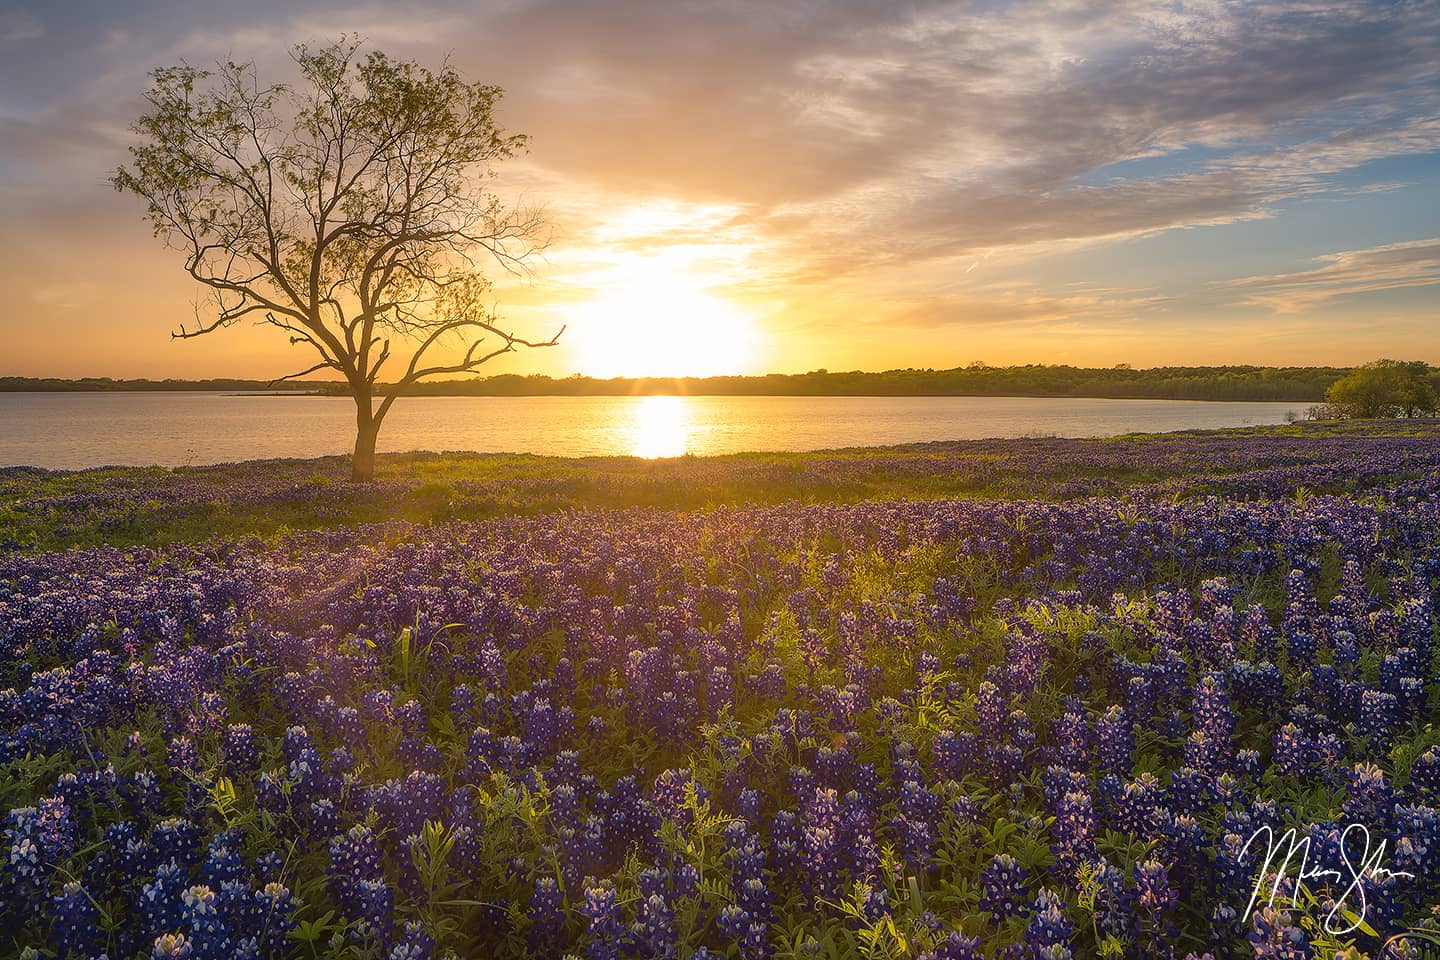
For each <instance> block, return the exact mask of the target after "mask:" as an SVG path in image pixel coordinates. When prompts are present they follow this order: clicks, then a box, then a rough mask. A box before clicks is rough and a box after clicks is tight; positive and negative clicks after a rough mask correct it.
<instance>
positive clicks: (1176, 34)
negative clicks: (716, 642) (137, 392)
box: [0, 0, 1440, 378]
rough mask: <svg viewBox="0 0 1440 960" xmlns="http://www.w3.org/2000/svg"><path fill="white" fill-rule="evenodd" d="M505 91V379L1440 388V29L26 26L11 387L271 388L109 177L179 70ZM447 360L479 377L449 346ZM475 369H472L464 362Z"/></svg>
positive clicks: (507, 18) (64, 20) (269, 370)
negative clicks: (302, 70)
mask: <svg viewBox="0 0 1440 960" xmlns="http://www.w3.org/2000/svg"><path fill="white" fill-rule="evenodd" d="M348 32H354V33H358V34H359V35H361V36H362V37H364V38H365V39H366V41H367V43H368V45H369V46H370V47H371V48H375V49H381V50H384V51H386V52H387V53H389V54H391V55H393V56H401V57H413V58H416V59H418V60H420V61H421V62H422V63H425V64H429V65H438V64H439V63H440V62H441V61H443V60H444V59H445V58H446V57H449V58H450V62H452V63H454V64H455V65H456V66H457V67H458V68H459V69H460V70H461V72H462V73H463V74H464V75H465V76H466V77H467V78H469V79H474V80H481V81H484V82H487V83H496V84H499V85H501V86H502V87H504V88H505V91H506V95H505V98H504V100H503V101H502V102H501V104H500V106H499V108H498V116H499V119H500V122H501V123H502V124H503V125H504V126H505V127H506V128H507V129H508V130H511V131H515V132H523V133H526V134H528V135H529V136H530V138H531V141H530V147H529V150H528V152H527V153H526V154H525V155H524V156H522V157H519V158H516V159H514V160H510V161H506V162H505V163H503V164H502V165H500V166H499V167H497V168H496V170H495V177H494V179H493V181H491V183H492V188H493V189H494V190H495V191H496V192H497V193H498V194H499V195H500V196H502V197H503V198H506V199H512V198H513V199H519V200H524V201H526V202H531V203H538V204H540V205H542V206H543V207H544V209H545V211H546V217H547V220H548V222H549V224H550V230H551V237H552V240H551V244H550V247H549V248H548V250H547V252H546V254H545V256H544V259H543V260H541V261H537V262H536V264H535V265H534V269H533V271H532V272H531V273H530V274H529V275H528V276H525V277H512V276H508V275H504V274H497V275H496V281H497V283H496V290H495V296H496V299H497V305H498V308H499V311H500V313H501V314H502V316H504V318H505V322H506V324H507V325H508V326H509V327H511V328H513V329H514V330H515V331H516V332H517V333H523V334H526V335H532V336H535V337H539V338H542V339H543V338H544V337H548V336H549V335H550V334H551V333H553V332H554V330H555V329H557V328H558V327H559V326H560V325H562V324H568V327H567V330H566V333H565V336H564V337H562V339H561V342H560V345H559V346H558V347H555V348H553V349H550V350H546V351H526V352H523V353H517V354H514V355H510V356H506V357H504V358H501V359H500V360H497V361H495V362H493V363H492V364H491V365H490V366H488V367H487V368H486V369H485V371H484V372H487V373H529V372H542V373H549V374H553V375H567V374H570V373H575V372H580V373H586V374H593V375H600V376H609V375H616V374H639V373H653V374H660V375H667V374H668V375H679V374H687V373H697V374H706V373H729V372H736V373H758V372H767V371H783V372H791V371H804V370H811V369H816V368H821V367H824V368H828V369H832V370H838V369H868V370H877V369H887V368H892V367H934V368H943V367H953V366H959V365H964V364H967V363H970V362H972V361H976V360H979V361H983V362H987V363H991V364H997V365H998V364H1009V363H1032V362H1035V363H1074V364H1081V365H1093V366H1110V365H1114V364H1117V363H1129V364H1131V365H1133V366H1154V365H1165V364H1225V363H1259V364H1352V363H1358V362H1364V361H1367V360H1370V359H1374V358H1376V357H1380V356H1392V357H1398V358H1402V359H1423V360H1428V361H1431V362H1440V3H1437V2H1435V0H1424V2H1398V3H1364V2H1356V0H1297V2H1286V3H1282V2H1266V0H1258V2H1238V3H1232V2H1214V0H1199V2H1185V0H1178V2H1150V0H1113V2H1108V0H1094V2H1081V0H1039V2H1019V3H1005V2H998V0H981V2H975V3H944V2H936V3H930V2H921V0H914V2H904V0H901V2H896V0H836V2H819V0H806V2H793V3H792V2H779V0H732V2H694V0H690V2H685V0H659V2H649V3H641V2H632V0H607V2H598V0H497V2H479V3H468V4H467V3H447V2H433V3H424V2H420V3H405V4H390V3H386V4H354V3H343V2H330V0H294V2H274V0H260V2H253V3H243V4H241V3H235V2H227V3H207V2H202V0H186V2H132V3H127V2H117V0H103V2H101V0H63V2H54V0H47V2H31V0H0V289H4V290H5V291H6V292H7V294H8V296H7V301H8V302H7V305H6V309H5V310H4V311H3V312H0V344H3V346H0V375H7V374H8V375H28V376H65V377H68V376H114V377H212V376H240V377H258V378H268V377H271V376H279V375H281V374H284V373H289V372H291V371H292V370H295V369H298V368H300V367H304V366H308V365H309V364H310V363H311V361H310V360H309V359H307V358H306V357H304V356H303V354H302V353H301V352H300V351H302V350H303V349H304V348H303V346H302V347H294V346H291V345H290V344H288V343H287V342H286V341H285V338H284V337H283V335H282V336H276V333H277V331H275V330H273V329H270V328H261V327H251V326H237V327H235V328H231V329H226V330H223V331H220V332H217V333H215V334H212V335H210V336H206V337H201V338H196V339H193V340H185V341H178V340H174V341H172V340H171V339H170V338H169V332H170V331H171V330H173V329H175V328H176V327H177V326H178V325H179V324H181V323H182V322H191V321H192V320H193V317H194V309H195V304H196V299H197V297H198V291H197V290H196V289H195V288H194V286H193V285H192V284H190V283H189V282H188V280H187V278H186V277H185V275H184V274H183V272H182V270H181V264H180V260H179V259H178V257H177V255H176V254H175V253H174V251H171V250H167V249H166V248H165V247H164V246H163V245H162V244H161V243H160V242H159V241H158V240H156V239H155V238H154V237H152V235H151V231H150V229H149V227H148V225H147V224H146V223H144V221H143V220H142V212H143V211H142V209H141V207H140V203H139V201H138V200H136V199H134V198H133V197H126V196H121V195H118V194H116V193H115V192H114V191H113V190H112V188H111V187H110V186H109V185H108V183H107V182H106V177H107V176H108V175H109V173H110V172H111V171H112V170H113V169H114V168H115V167H116V165H117V164H119V163H121V162H123V161H124V160H125V156H126V154H125V151H126V146H127V145H128V144H129V143H130V142H131V140H132V135H131V134H130V133H129V129H128V128H129V124H130V123H131V121H132V120H133V119H134V118H135V117H136V116H138V115H139V113H140V112H141V107H142V99H141V95H142V92H143V90H144V89H145V86H146V75H147V73H148V71H149V70H151V69H152V68H154V67H157V66H161V65H170V64H174V63H177V62H179V61H181V60H186V61H188V62H190V63H193V64H195V65H197V66H204V65H207V64H210V63H213V62H214V61H216V60H217V59H220V58H232V59H238V60H254V61H255V62H256V64H257V70H258V71H259V73H260V75H261V77H262V78H264V79H269V78H274V79H288V78H289V76H290V74H289V72H288V68H289V67H290V66H291V65H290V62H289V60H288V54H287V51H288V50H289V48H290V47H291V46H292V45H294V44H296V43H300V42H306V41H309V42H325V41H327V40H332V39H334V38H336V37H337V36H339V35H340V34H342V33H348ZM447 349H450V348H447ZM453 349H454V350H456V351H459V350H460V349H461V346H460V345H459V344H457V345H455V346H454V347H453Z"/></svg>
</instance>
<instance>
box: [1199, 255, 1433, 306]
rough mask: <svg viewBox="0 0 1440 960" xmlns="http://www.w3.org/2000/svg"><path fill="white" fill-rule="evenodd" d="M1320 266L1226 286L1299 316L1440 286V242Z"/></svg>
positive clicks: (1326, 260) (1328, 260)
mask: <svg viewBox="0 0 1440 960" xmlns="http://www.w3.org/2000/svg"><path fill="white" fill-rule="evenodd" d="M1315 262H1316V263H1318V264H1319V266H1316V267H1313V268H1311V269H1309V270H1299V271H1296V272H1294V273H1281V274H1275V275H1273V276H1256V277H1242V278H1240V279H1238V280H1232V281H1228V282H1227V283H1225V284H1223V286H1225V287H1226V288H1228V289H1231V290H1238V291H1241V292H1242V293H1243V294H1244V299H1245V301H1246V302H1248V303H1252V304H1256V305H1259V306H1264V307H1267V308H1269V309H1272V310H1275V311H1277V312H1280V313H1298V312H1300V311H1302V310H1308V309H1310V308H1312V307H1315V306H1318V305H1320V304H1322V303H1325V302H1326V301H1329V300H1335V299H1338V298H1340V297H1351V296H1355V295H1356V294H1362V293H1374V292H1377V291H1380V290H1398V289H1401V288H1404V287H1428V286H1433V285H1435V284H1440V237H1432V238H1430V239H1428V240H1412V241H1408V242H1405V243H1387V244H1384V245H1382V246H1378V247H1370V248H1368V249H1365V250H1344V251H1341V252H1339V253H1330V254H1326V255H1324V256H1321V257H1316V258H1315Z"/></svg>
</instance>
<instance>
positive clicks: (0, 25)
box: [0, 10, 45, 44]
mask: <svg viewBox="0 0 1440 960" xmlns="http://www.w3.org/2000/svg"><path fill="white" fill-rule="evenodd" d="M43 36H45V24H43V23H41V22H40V20H39V18H37V17H35V16H34V15H33V14H30V13H26V12H25V11H24V10H5V11H0V43H7V44H8V43H24V42H25V41H26V40H38V39H39V38H41V37H43Z"/></svg>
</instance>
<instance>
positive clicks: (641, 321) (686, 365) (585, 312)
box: [569, 277, 757, 377]
mask: <svg viewBox="0 0 1440 960" xmlns="http://www.w3.org/2000/svg"><path fill="white" fill-rule="evenodd" d="M569 322H570V336H572V337H573V340H572V342H573V343H574V344H575V349H576V351H577V354H578V357H577V360H578V363H579V366H580V369H581V370H582V372H584V373H587V374H589V375H591V376H594V377H713V376H720V375H724V374H736V373H744V372H746V371H748V370H750V369H751V368H752V367H753V365H754V363H755V361H756V356H755V352H756V348H757V335H756V327H755V324H754V321H753V320H752V319H751V318H750V317H749V316H748V315H747V314H746V313H745V312H744V311H743V310H742V309H740V307H738V306H736V305H735V304H733V303H730V302H728V301H726V300H724V299H722V298H720V297H718V296H716V295H714V294H712V293H709V292H707V291H706V290H705V289H704V287H703V286H702V285H700V284H698V283H691V282H689V281H688V279H687V278H684V277H661V278H656V279H636V280H634V281H632V282H630V283H627V284H626V285H625V286H623V287H621V288H618V289H615V290H614V291H613V292H606V293H603V294H601V296H599V297H597V298H596V299H594V300H592V301H590V302H589V303H584V304H581V305H580V306H579V307H577V308H575V309H574V310H573V311H571V313H570V317H569Z"/></svg>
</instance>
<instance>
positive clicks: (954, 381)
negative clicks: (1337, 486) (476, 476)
mask: <svg viewBox="0 0 1440 960" xmlns="http://www.w3.org/2000/svg"><path fill="white" fill-rule="evenodd" d="M1349 372H1350V368H1348V367H1155V368H1153V369H1149V370H1132V369H1130V368H1128V367H1106V368H1095V367H1071V366H1050V365H1045V364H1029V365H1026V366H1023V367H990V366H982V365H978V364H972V365H971V366H968V367H958V368H956V369H953V370H917V369H907V370H887V371H885V372H884V373H865V372H862V371H858V370H854V371H847V372H843V373H841V372H833V373H832V372H830V371H828V370H815V371H812V372H810V373H796V374H779V373H772V374H766V375H764V376H757V377H683V378H680V379H668V378H640V379H625V378H619V379H614V380H596V379H594V378H592V377H566V378H563V379H558V380H557V379H555V378H553V377H545V376H538V375H532V376H517V375H514V374H504V375H501V376H495V377H485V378H479V379H474V380H442V381H435V382H432V383H422V384H420V385H418V387H416V389H415V392H416V393H417V394H420V395H426V396H497V397H517V396H555V395H559V396H629V395H633V394H641V395H645V394H668V393H678V394H687V395H692V396H705V395H710V396H830V397H838V396H959V397H987V396H991V397H1116V398H1126V399H1141V398H1150V399H1166V400H1288V401H1295V402H1300V401H1304V402H1311V403H1318V402H1320V401H1321V400H1323V399H1324V397H1325V391H1326V389H1327V388H1328V387H1329V386H1330V384H1332V383H1334V382H1335V381H1336V380H1338V379H1340V378H1341V377H1343V376H1345V374H1347V373H1349ZM329 389H333V390H334V391H335V392H343V387H340V386H338V385H336V386H334V387H332V388H329Z"/></svg>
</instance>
